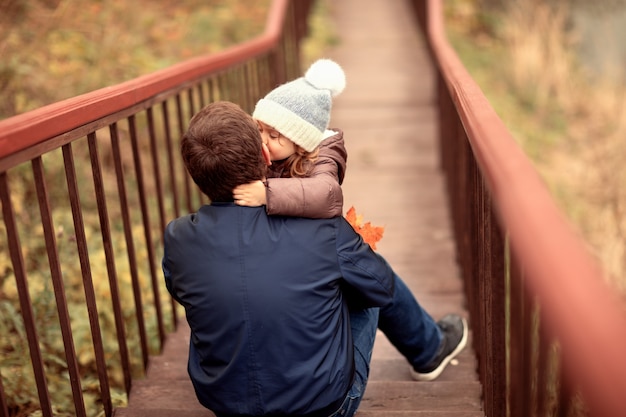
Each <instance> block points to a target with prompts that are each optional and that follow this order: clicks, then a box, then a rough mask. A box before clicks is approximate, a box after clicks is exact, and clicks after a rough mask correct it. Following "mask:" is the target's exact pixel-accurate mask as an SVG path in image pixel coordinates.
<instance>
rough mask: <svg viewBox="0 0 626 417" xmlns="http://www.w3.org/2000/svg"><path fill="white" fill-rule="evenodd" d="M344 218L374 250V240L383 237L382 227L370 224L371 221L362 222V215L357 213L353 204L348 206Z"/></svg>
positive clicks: (376, 240) (383, 229)
mask: <svg viewBox="0 0 626 417" xmlns="http://www.w3.org/2000/svg"><path fill="white" fill-rule="evenodd" d="M346 220H347V221H348V223H350V225H351V226H352V227H353V228H354V230H355V231H356V232H357V233H358V234H360V235H361V237H362V238H363V241H365V243H367V244H369V245H370V247H371V248H372V249H374V250H376V242H378V241H379V240H380V239H382V237H383V232H384V231H385V228H384V227H381V226H372V223H370V222H366V223H363V216H362V215H360V214H359V215H357V214H356V210H355V209H354V206H352V207H350V209H349V210H348V212H347V213H346Z"/></svg>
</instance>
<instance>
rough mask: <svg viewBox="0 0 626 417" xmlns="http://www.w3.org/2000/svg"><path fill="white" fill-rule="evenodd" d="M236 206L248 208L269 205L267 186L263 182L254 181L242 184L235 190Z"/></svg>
mask: <svg viewBox="0 0 626 417" xmlns="http://www.w3.org/2000/svg"><path fill="white" fill-rule="evenodd" d="M233 198H234V200H235V204H238V205H240V206H246V207H257V206H264V205H266V204H267V197H266V194H265V184H263V182H262V181H253V182H250V183H248V184H242V185H239V186H237V187H235V189H234V190H233Z"/></svg>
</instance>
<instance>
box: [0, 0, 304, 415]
mask: <svg viewBox="0 0 626 417" xmlns="http://www.w3.org/2000/svg"><path fill="white" fill-rule="evenodd" d="M311 3H312V1H310V0H306V1H303V0H298V1H289V0H274V1H273V2H272V5H271V10H270V11H269V14H268V16H269V17H268V21H267V25H266V30H265V32H264V33H263V34H262V35H261V36H259V37H257V38H255V39H253V40H250V41H249V42H246V43H243V44H240V45H238V46H235V47H233V48H230V49H227V50H224V51H223V52H221V53H217V54H211V55H208V56H203V57H199V58H196V59H192V60H189V61H186V62H183V63H181V64H179V65H176V66H173V67H171V68H167V69H165V70H162V71H158V72H156V73H153V74H149V75H146V76H143V77H140V78H137V79H134V80H131V81H128V82H126V83H123V84H119V85H116V86H113V87H107V88H103V89H101V90H97V91H94V92H92V93H88V94H85V95H81V96H78V97H75V98H72V99H69V100H65V101H62V102H59V103H55V104H52V105H49V106H45V107H42V108H40V109H37V110H34V111H32V112H29V113H26V114H22V115H19V116H16V117H12V118H9V119H6V120H3V121H0V200H1V202H2V218H3V224H0V236H3V239H2V240H0V254H2V253H4V254H5V256H4V257H3V258H2V257H0V285H2V286H1V287H0V309H1V310H0V317H3V320H2V323H3V326H2V328H1V329H0V331H1V332H2V333H1V334H0V339H1V340H2V346H3V347H4V349H5V350H7V351H5V352H3V360H2V362H1V363H0V373H2V375H3V378H0V415H2V416H9V415H16V414H19V413H24V414H26V413H28V412H32V411H35V410H37V409H39V410H41V413H42V415H43V416H46V417H48V416H53V415H55V414H56V411H55V410H59V409H60V408H62V407H64V403H65V402H67V403H69V404H71V405H72V407H71V409H70V410H63V411H64V412H66V413H68V414H74V415H76V416H87V415H96V414H98V413H100V412H102V411H104V414H105V415H106V416H111V415H112V413H113V409H114V408H115V406H116V405H118V404H119V401H117V400H116V398H118V397H120V395H121V396H123V395H124V394H128V393H129V392H130V388H131V385H132V379H133V377H136V376H140V375H142V373H143V371H145V369H146V367H147V364H148V358H149V354H150V353H156V352H158V351H159V350H160V349H161V347H162V344H163V341H164V339H165V337H166V333H167V329H171V328H173V327H175V326H176V323H177V315H176V307H175V305H174V303H173V301H172V300H171V299H170V298H169V297H168V296H166V295H164V294H161V292H162V291H159V288H160V287H161V286H162V285H161V278H160V276H161V275H160V272H159V271H160V264H159V263H160V256H159V255H158V253H159V251H160V250H161V248H162V246H161V236H162V230H163V229H164V227H165V224H166V221H167V219H171V218H174V217H176V216H179V215H180V214H181V212H182V211H193V210H195V209H196V208H197V207H198V206H199V205H200V204H201V203H202V201H203V199H202V196H201V195H200V193H199V192H198V191H196V190H195V187H191V185H190V180H189V178H188V177H187V176H186V175H185V172H184V169H183V167H182V165H181V164H180V162H179V160H178V159H179V158H177V156H176V155H177V152H176V150H177V144H178V141H179V139H180V136H181V134H182V132H184V130H185V124H186V122H187V121H188V120H189V119H190V118H191V116H192V115H193V114H195V112H197V111H198V110H199V109H200V108H201V107H203V106H204V105H205V104H207V103H209V102H211V101H215V100H230V101H234V102H237V103H238V104H240V105H241V106H242V107H243V108H244V109H245V110H246V111H248V112H250V111H251V110H252V108H253V106H254V104H255V103H256V101H257V100H258V99H259V98H260V97H262V96H263V95H264V94H265V93H266V92H267V91H269V90H270V89H271V88H273V87H274V86H276V85H277V84H279V83H282V82H284V81H286V80H288V79H292V78H295V77H297V76H299V75H300V66H299V43H300V40H301V39H302V38H303V36H304V35H305V32H306V18H307V15H308V13H309V9H310V6H311ZM192 190H193V191H192ZM95 213H97V218H96V217H95ZM5 235H6V239H4V236H5ZM6 254H8V256H6ZM76 288H80V291H76ZM70 289H72V291H70ZM77 293H79V294H82V295H81V296H80V297H78V298H80V299H77V295H76V294H77ZM12 344H13V345H14V349H10V348H9V347H10V346H11V345H12ZM28 355H30V358H28ZM23 362H27V363H28V365H29V366H28V367H30V368H32V375H31V376H30V377H28V376H24V374H30V371H25V367H24V366H20V365H21V364H23ZM30 365H32V366H30ZM120 372H121V374H120ZM2 382H4V383H2ZM51 387H53V389H51ZM33 392H34V393H35V394H33ZM120 393H121V394H120ZM29 394H31V395H30V397H29ZM86 394H88V395H86ZM94 396H95V400H93V398H92V397H94ZM89 401H91V402H90V403H89ZM122 403H123V401H122Z"/></svg>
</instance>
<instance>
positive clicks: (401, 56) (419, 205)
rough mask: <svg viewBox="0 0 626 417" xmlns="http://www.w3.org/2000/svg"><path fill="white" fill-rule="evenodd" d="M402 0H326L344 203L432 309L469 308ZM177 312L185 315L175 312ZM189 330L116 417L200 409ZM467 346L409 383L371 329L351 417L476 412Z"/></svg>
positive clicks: (418, 49) (198, 412)
mask: <svg viewBox="0 0 626 417" xmlns="http://www.w3.org/2000/svg"><path fill="white" fill-rule="evenodd" d="M405 3H406V2H404V1H388V0H368V1H367V2H362V1H361V0H342V1H340V2H333V4H332V7H333V9H334V16H335V18H334V21H333V22H329V24H334V25H336V28H337V30H338V32H339V37H340V44H339V45H338V46H337V47H336V48H334V49H333V50H332V51H330V53H329V57H331V58H333V59H335V60H337V62H339V63H340V64H341V65H342V66H343V68H344V69H345V71H346V75H347V87H346V90H345V91H344V92H343V94H342V95H341V96H339V97H338V98H337V99H336V101H335V105H334V109H333V118H332V122H331V126H332V127H337V128H341V129H343V130H344V132H345V138H346V146H347V148H348V152H349V158H348V171H347V176H346V180H345V182H344V185H343V189H344V196H345V209H348V208H349V207H350V206H354V207H355V208H356V210H357V212H358V213H360V214H363V215H364V217H365V220H368V221H371V222H372V223H373V224H375V225H382V226H385V235H384V237H383V239H382V240H381V242H380V243H379V245H378V251H379V252H380V253H381V254H382V255H383V256H385V258H386V259H387V260H388V261H389V263H390V264H391V265H392V266H393V267H394V269H395V270H396V272H398V274H399V275H400V276H401V277H402V278H403V279H404V280H405V281H406V282H407V284H408V285H409V286H410V287H411V288H412V290H413V291H414V293H415V294H416V296H417V298H418V300H419V301H420V303H421V304H422V305H423V306H424V307H425V308H426V310H427V311H429V312H430V313H431V314H432V315H433V317H435V318H439V317H441V316H443V315H444V314H446V313H448V312H456V313H460V314H463V315H465V316H467V311H466V310H465V307H464V296H463V292H462V283H461V280H460V278H459V271H458V268H457V264H456V261H455V251H454V240H453V236H452V227H451V224H450V220H449V215H448V211H447V205H446V204H447V202H446V195H445V190H444V178H443V175H442V173H441V171H440V170H439V165H438V153H437V144H436V135H437V125H436V116H437V115H436V107H435V80H434V72H433V71H432V68H431V63H430V61H429V57H428V53H427V49H426V45H425V43H424V42H423V40H422V38H421V35H420V34H419V32H418V30H417V26H416V24H415V23H414V22H413V20H412V16H411V14H410V13H409V10H408V5H407V4H405ZM183 321H184V320H183ZM188 334H189V329H188V328H187V327H186V326H185V325H183V326H181V328H180V329H179V330H178V331H177V332H176V333H174V334H172V335H170V337H169V338H168V341H167V343H166V346H165V349H164V352H163V354H162V355H160V356H158V357H154V358H152V360H151V365H150V369H149V371H148V377H147V378H146V379H143V380H138V381H135V382H134V385H133V390H132V392H131V396H130V404H129V407H128V408H126V409H119V410H117V411H116V414H115V415H116V417H125V416H135V417H142V416H151V417H169V416H189V417H196V416H197V417H201V416H204V417H210V416H212V415H213V414H212V413H211V412H209V411H207V410H205V409H203V408H202V407H201V406H200V405H199V404H198V402H197V400H196V398H195V396H194V393H193V388H192V386H191V383H190V382H189V379H188V376H187V373H186V358H187V349H188ZM480 395H481V388H480V384H479V383H478V380H477V375H476V358H475V353H474V351H473V350H472V349H471V347H468V348H467V349H466V350H465V351H464V352H463V353H462V354H461V355H460V356H459V358H458V365H457V366H451V367H449V368H448V369H446V371H445V372H444V373H443V374H442V375H441V376H440V378H439V379H438V380H436V381H433V382H415V381H412V380H411V378H410V375H409V369H408V365H407V363H406V361H405V360H404V359H403V357H402V356H400V354H399V353H397V352H396V351H395V350H394V348H393V347H392V346H391V345H390V344H389V342H388V341H387V340H386V339H385V337H384V335H382V334H380V333H379V335H378V337H377V341H376V345H375V349H374V358H373V362H372V366H371V377H370V382H369V384H368V387H367V391H366V393H365V397H364V399H363V402H362V404H361V408H360V411H359V412H358V414H357V416H358V417H369V416H372V417H373V416H377V417H384V416H439V417H444V416H446V417H479V416H480V417H484V413H483V411H482V407H481V401H480Z"/></svg>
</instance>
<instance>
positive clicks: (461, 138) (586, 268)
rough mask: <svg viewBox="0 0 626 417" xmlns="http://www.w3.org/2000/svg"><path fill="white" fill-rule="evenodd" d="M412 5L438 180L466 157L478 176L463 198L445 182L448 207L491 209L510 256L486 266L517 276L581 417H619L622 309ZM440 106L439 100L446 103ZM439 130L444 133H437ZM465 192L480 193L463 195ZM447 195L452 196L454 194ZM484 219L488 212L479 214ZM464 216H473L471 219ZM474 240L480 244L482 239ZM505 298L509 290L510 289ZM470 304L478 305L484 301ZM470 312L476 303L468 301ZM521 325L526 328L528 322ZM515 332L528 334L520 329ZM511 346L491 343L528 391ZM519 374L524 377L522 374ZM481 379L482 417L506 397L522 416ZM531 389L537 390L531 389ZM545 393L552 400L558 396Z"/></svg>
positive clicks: (624, 368)
mask: <svg viewBox="0 0 626 417" xmlns="http://www.w3.org/2000/svg"><path fill="white" fill-rule="evenodd" d="M419 3H422V4H419ZM414 5H415V8H416V11H417V14H418V19H419V21H420V22H421V23H422V25H423V30H424V33H425V35H426V38H427V41H428V43H429V46H430V50H431V54H432V57H433V60H434V62H435V65H436V67H437V71H438V75H439V80H440V97H439V99H440V105H441V106H442V113H443V114H444V116H445V115H446V112H452V113H456V115H457V116H454V117H448V118H442V123H444V125H442V146H443V147H447V149H442V154H443V155H444V156H443V158H444V160H443V164H444V168H445V169H446V170H447V174H448V180H449V182H452V183H454V181H459V178H460V176H463V175H469V174H468V172H469V173H471V172H472V168H471V164H473V163H475V165H476V168H477V172H476V173H475V174H477V175H478V176H479V179H478V180H477V183H475V185H476V189H477V190H479V192H477V193H476V195H469V194H468V195H467V196H466V197H468V198H466V199H461V200H459V197H458V195H459V193H460V192H467V190H465V191H463V190H459V189H451V194H457V198H456V205H459V204H461V205H464V208H462V209H461V208H459V207H453V211H454V212H455V213H459V211H463V210H465V211H468V212H469V211H474V212H477V211H480V210H481V208H480V207H478V208H477V205H479V206H490V207H491V209H490V211H492V214H493V215H495V216H496V219H497V227H498V228H499V230H500V232H499V233H500V234H501V236H500V239H505V240H506V241H508V245H510V255H511V257H512V259H511V260H510V261H508V268H499V267H496V268H495V270H496V271H498V272H502V275H500V276H496V277H494V278H495V279H498V280H501V281H503V283H502V284H501V285H505V284H506V283H505V281H506V279H507V278H506V276H505V275H506V273H507V272H506V271H508V274H510V279H511V283H510V286H511V287H513V288H515V286H516V285H518V283H517V282H515V281H516V280H519V283H520V284H521V285H522V288H523V291H525V292H527V297H528V300H530V304H532V303H533V301H535V302H536V304H535V305H536V306H537V308H538V309H539V317H540V324H539V325H540V327H541V330H540V337H541V338H542V339H548V340H549V339H555V340H556V341H557V342H558V344H559V348H560V352H561V354H560V357H561V360H562V367H563V375H564V378H565V380H564V381H562V382H561V385H563V384H565V385H566V389H573V390H576V389H578V388H579V389H580V393H581V395H582V398H583V401H584V403H585V405H586V407H588V409H589V412H590V415H592V416H606V417H609V416H616V415H620V413H623V411H624V410H625V409H626V396H625V395H624V387H625V386H626V361H624V360H623V355H624V352H625V351H626V331H624V329H626V309H625V305H624V303H623V301H622V300H621V299H619V298H618V296H617V295H616V293H615V291H613V290H611V289H610V287H609V286H608V285H607V283H606V282H605V280H604V275H603V271H602V268H601V267H600V266H599V263H598V262H597V260H596V259H595V258H594V257H593V256H592V255H591V253H590V251H589V250H588V247H587V245H586V243H585V242H584V241H583V240H582V238H581V237H580V236H579V234H578V233H577V232H576V231H575V229H574V228H573V227H572V226H571V224H570V223H569V222H568V220H567V219H566V218H565V217H564V215H563V214H562V212H561V211H560V209H559V208H558V207H557V205H556V204H555V203H554V200H553V198H552V197H551V195H550V193H549V192H548V190H547V187H546V186H545V184H544V182H543V181H542V180H541V178H540V177H539V175H538V174H537V173H536V171H535V169H534V168H533V165H532V164H531V162H530V161H529V160H528V158H527V157H526V156H525V155H524V153H523V151H522V150H521V149H520V147H519V146H518V145H517V143H516V142H515V140H514V138H513V137H512V135H511V134H510V133H509V131H508V129H507V128H506V126H505V125H504V123H503V122H502V121H501V120H500V118H499V117H498V116H497V115H496V113H495V111H494V110H493V108H492V107H491V105H490V104H489V102H488V101H487V99H486V98H485V96H484V95H483V93H482V92H481V90H480V88H479V87H478V86H477V85H476V83H475V82H474V81H473V79H472V78H471V76H470V75H469V74H468V72H467V70H466V69H465V67H464V66H463V64H462V63H461V62H460V60H459V58H458V57H457V55H456V53H455V51H454V50H453V48H452V47H451V46H450V45H449V43H448V41H447V39H446V36H445V32H444V22H443V10H442V1H441V0H426V1H425V2H419V1H416V2H414ZM447 103H448V104H449V107H448V108H447V109H446V105H447ZM454 118H457V123H458V125H457V126H458V129H457V130H455V129H456V128H455V127H446V125H445V124H446V123H454V120H451V119H454ZM446 134H447V135H448V137H443V136H445V135H446ZM465 141H467V144H468V145H469V148H468V149H467V152H469V153H471V156H469V158H474V160H475V161H472V162H470V166H467V165H466V166H465V167H466V168H467V170H466V171H465V172H455V169H458V170H462V168H458V167H456V168H455V167H453V166H452V165H453V164H456V163H459V162H460V163H463V161H462V160H460V159H459V158H462V157H463V155H464V152H465V151H464V150H462V149H460V148H459V146H461V147H462V146H464V145H463V144H459V143H461V142H465ZM446 155H448V156H446ZM455 158H456V159H455ZM460 181H469V182H471V181H472V180H471V179H469V180H468V179H464V180H463V179H461V180H460ZM471 197H475V198H480V199H481V200H480V201H478V202H477V201H471ZM452 201H455V198H454V197H452ZM472 207H474V209H472ZM463 216H471V214H468V213H462V214H460V215H457V216H456V217H457V218H456V219H455V221H456V222H457V223H458V224H460V227H461V228H464V227H465V228H466V229H467V223H466V224H463V221H464V220H463V219H462V218H461V217H463ZM486 217H489V213H487V215H486ZM465 221H467V220H465ZM470 221H471V222H473V220H470ZM482 224H483V225H484V226H485V227H493V226H494V224H491V223H490V222H489V221H488V220H486V221H484V223H482ZM478 227H481V226H480V225H479V226H478ZM463 233H466V234H467V233H470V234H471V233H473V232H471V231H469V232H468V230H465V231H461V234H460V235H462V234H463ZM486 233H487V234H488V233H489V232H486ZM459 240H462V239H458V240H457V243H459V245H460V249H459V250H460V251H466V252H467V248H464V247H463V244H462V242H460V241H459ZM474 243H478V244H479V245H485V241H482V242H474ZM501 246H502V248H504V247H505V246H506V243H505V242H503V244H502V245H501ZM483 250H484V248H483ZM478 251H480V249H475V250H474V252H473V253H471V254H466V255H465V256H466V257H468V256H471V257H473V258H475V259H479V258H480V257H484V256H485V255H484V254H480V253H478ZM505 252H506V251H505V250H503V251H502V253H495V252H494V253H491V254H490V255H489V256H491V257H502V258H503V259H501V260H500V261H495V262H496V263H498V262H500V263H501V264H502V265H505V264H506V263H507V260H506V259H504V258H505V257H506V256H507V255H506V253H505ZM470 262H471V261H470ZM473 262H477V261H476V260H474V261H473ZM492 262H493V261H492ZM483 266H484V265H483ZM505 269H506V271H505ZM482 274H484V275H485V276H482ZM467 275H471V276H466V279H469V280H470V281H473V283H472V282H469V283H467V284H466V285H468V286H471V285H475V282H476V280H482V279H488V278H489V275H490V274H489V273H488V271H485V270H484V269H483V270H478V271H476V270H474V271H473V273H469V274H467ZM492 285H494V284H492ZM494 287H499V288H502V287H501V286H500V284H495V285H494ZM509 295H510V296H511V297H515V296H516V295H515V294H511V293H509ZM476 301H480V302H485V300H476ZM511 303H512V304H513V303H514V301H513V300H512V301H511ZM502 307H503V308H505V309H506V308H507V307H506V306H502ZM524 308H525V309H526V314H527V315H528V313H529V312H530V310H531V309H532V308H533V307H532V306H530V305H526V306H525V307H524ZM474 309H478V307H476V306H474ZM490 313H495V314H497V313H498V311H497V310H495V311H490ZM500 313H502V314H504V313H505V311H500ZM509 313H510V314H511V315H512V316H511V319H510V323H509V325H510V326H511V327H513V328H511V329H508V331H510V332H511V333H515V332H516V331H517V329H516V328H515V326H517V325H522V323H516V322H515V319H516V317H517V316H516V313H515V312H512V311H511V310H509ZM476 319H478V320H482V321H483V322H485V321H489V320H490V319H492V320H498V318H496V317H481V318H479V317H476ZM525 325H526V326H529V327H531V326H532V324H525ZM505 331H506V329H502V337H504V335H505ZM482 336H483V335H478V336H475V337H479V338H480V337H482ZM525 337H529V334H526V336H525ZM516 341H517V342H519V343H526V347H525V349H530V347H529V346H528V343H529V342H528V341H523V340H519V339H514V338H513V339H512V341H511V343H513V344H514V343H515V342H516ZM519 348H520V347H519V346H509V347H508V349H509V354H510V357H509V358H508V359H507V357H506V349H505V350H501V351H499V352H498V349H496V350H495V351H494V352H493V354H494V355H504V357H500V358H499V360H500V361H501V363H500V365H504V366H505V367H506V366H507V360H508V361H509V362H508V372H509V378H510V379H511V384H514V385H515V386H516V387H517V388H519V391H524V390H526V391H527V392H528V390H529V388H527V387H525V385H526V384H527V385H528V386H530V385H531V384H532V381H531V380H530V378H532V377H531V376H530V373H531V372H532V371H531V370H529V369H527V368H528V367H532V366H533V363H532V362H531V358H529V356H528V353H525V355H526V357H525V359H524V360H525V362H523V363H514V361H515V360H516V359H517V357H516V354H517V353H516V351H517V350H518V349H519ZM540 349H542V350H543V349H547V348H546V347H542V348H540ZM481 355H482V358H481V360H482V361H483V362H484V361H485V360H489V359H493V358H487V357H486V355H485V352H479V356H481ZM539 355H540V356H542V355H546V352H543V351H542V352H540V353H539ZM540 360H542V359H540ZM543 360H545V358H543ZM545 363H547V362H545ZM493 364H494V363H492V364H491V365H493ZM540 365H541V363H540ZM483 369H484V370H488V371H489V372H491V371H492V370H493V368H490V367H489V366H488V367H486V368H483ZM515 371H520V374H516V373H515ZM498 372H500V371H499V370H498V369H496V370H495V373H498ZM540 372H541V370H540ZM525 377H526V380H524V378H525ZM482 378H483V385H484V387H485V394H486V398H485V400H486V402H487V403H489V402H491V403H492V404H491V405H490V404H487V406H486V410H492V411H493V414H488V415H489V416H494V417H495V416H498V417H499V416H503V415H507V414H506V412H507V411H506V409H507V401H508V408H509V412H510V413H511V414H510V415H520V416H521V415H523V416H527V415H531V413H530V412H529V413H528V414H523V413H524V412H523V411H520V410H517V409H516V408H517V405H519V402H523V401H526V402H530V400H531V399H530V398H524V399H519V398H517V399H516V396H518V395H522V394H519V393H516V392H511V391H514V390H512V389H511V387H509V388H508V392H507V391H506V387H496V388H495V390H498V389H500V390H501V391H500V392H491V393H489V390H490V389H491V387H490V386H491V385H493V384H490V382H489V376H486V375H482ZM540 382H541V380H540V381H539V383H540ZM562 388H563V387H562ZM541 389H542V388H541V387H540V388H539V390H541ZM557 391H558V388H557ZM487 395H488V396H489V397H487ZM535 395H538V396H542V395H544V396H545V395H546V394H545V393H541V392H539V393H536V394H535ZM555 395H557V397H558V393H557V394H555ZM544 400H545V398H544ZM566 401H568V398H565V399H561V402H566ZM557 402H558V401H557ZM494 404H495V405H494ZM539 406H540V407H541V406H545V405H539ZM558 407H565V408H567V407H570V405H566V404H560V405H558ZM498 413H504V414H498ZM518 413H519V414H518ZM533 415H534V414H533ZM541 415H545V414H541Z"/></svg>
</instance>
